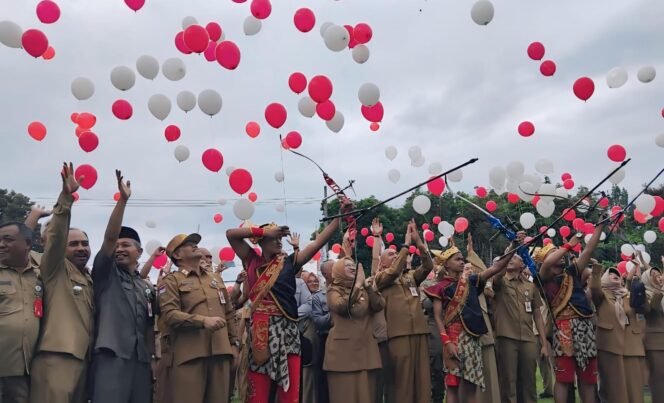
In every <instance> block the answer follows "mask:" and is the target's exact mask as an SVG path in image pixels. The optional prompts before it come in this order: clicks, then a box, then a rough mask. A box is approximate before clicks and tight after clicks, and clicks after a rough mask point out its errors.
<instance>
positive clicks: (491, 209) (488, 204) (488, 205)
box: [486, 200, 498, 213]
mask: <svg viewBox="0 0 664 403" xmlns="http://www.w3.org/2000/svg"><path fill="white" fill-rule="evenodd" d="M497 208H498V205H497V204H496V202H495V201H493V200H489V201H488V202H486V210H487V211H488V212H489V213H493V212H494V211H496V209H497Z"/></svg>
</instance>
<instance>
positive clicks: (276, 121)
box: [265, 102, 288, 129]
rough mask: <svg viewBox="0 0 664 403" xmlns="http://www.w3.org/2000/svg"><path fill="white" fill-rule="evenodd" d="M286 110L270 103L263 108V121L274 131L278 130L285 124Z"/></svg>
mask: <svg viewBox="0 0 664 403" xmlns="http://www.w3.org/2000/svg"><path fill="white" fill-rule="evenodd" d="M287 116H288V114H287V113H286V108H284V106H283V105H282V104H280V103H277V102H275V103H271V104H269V105H268V106H267V108H265V120H267V123H269V124H270V126H272V127H274V128H275V129H278V128H280V127H281V126H283V125H284V123H286V117H287Z"/></svg>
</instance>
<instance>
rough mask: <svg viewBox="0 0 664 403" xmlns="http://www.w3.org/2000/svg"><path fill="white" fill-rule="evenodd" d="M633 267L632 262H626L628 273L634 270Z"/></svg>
mask: <svg viewBox="0 0 664 403" xmlns="http://www.w3.org/2000/svg"><path fill="white" fill-rule="evenodd" d="M586 236H588V235H586ZM587 242H588V241H586V243H587ZM634 267H636V265H635V264H634V263H632V262H627V264H626V265H625V269H627V272H628V273H629V272H631V271H632V270H634Z"/></svg>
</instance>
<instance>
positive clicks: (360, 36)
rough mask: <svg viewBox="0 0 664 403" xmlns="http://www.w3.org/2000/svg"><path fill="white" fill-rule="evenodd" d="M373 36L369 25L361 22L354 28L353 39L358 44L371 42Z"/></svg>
mask: <svg viewBox="0 0 664 403" xmlns="http://www.w3.org/2000/svg"><path fill="white" fill-rule="evenodd" d="M372 36H373V32H372V31H371V27H370V26H369V25H368V24H365V23H363V22H361V23H359V24H357V25H355V28H353V38H354V39H355V40H356V41H357V43H367V42H369V41H370V40H371V37H372Z"/></svg>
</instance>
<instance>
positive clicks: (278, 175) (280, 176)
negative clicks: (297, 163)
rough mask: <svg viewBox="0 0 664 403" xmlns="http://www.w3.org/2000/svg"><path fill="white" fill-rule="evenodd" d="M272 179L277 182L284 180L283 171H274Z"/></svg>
mask: <svg viewBox="0 0 664 403" xmlns="http://www.w3.org/2000/svg"><path fill="white" fill-rule="evenodd" d="M274 180H275V181H277V182H283V181H284V173H283V172H282V171H277V172H275V173H274Z"/></svg>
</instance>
